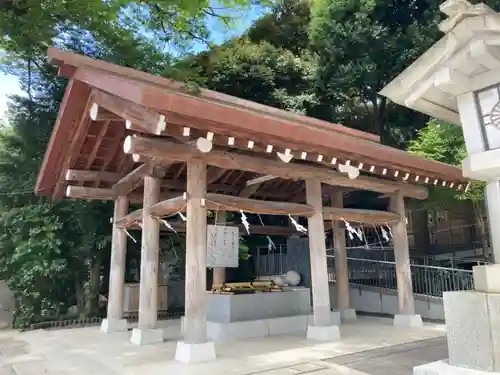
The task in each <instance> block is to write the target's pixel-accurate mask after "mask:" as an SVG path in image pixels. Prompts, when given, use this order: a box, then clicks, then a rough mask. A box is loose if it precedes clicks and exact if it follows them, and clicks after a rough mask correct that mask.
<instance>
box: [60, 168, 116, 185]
mask: <svg viewBox="0 0 500 375" xmlns="http://www.w3.org/2000/svg"><path fill="white" fill-rule="evenodd" d="M119 179H120V174H119V173H114V172H101V171H86V170H79V169H68V171H67V172H66V181H81V182H85V181H95V180H100V181H106V182H117V181H118V180H119Z"/></svg>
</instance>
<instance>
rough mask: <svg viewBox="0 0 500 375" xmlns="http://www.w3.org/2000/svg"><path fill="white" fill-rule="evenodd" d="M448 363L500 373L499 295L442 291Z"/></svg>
mask: <svg viewBox="0 0 500 375" xmlns="http://www.w3.org/2000/svg"><path fill="white" fill-rule="evenodd" d="M443 302H444V313H445V317H446V336H447V342H448V354H449V356H448V358H449V363H450V364H451V365H453V366H459V367H464V368H474V369H478V370H482V371H496V372H500V320H499V317H500V294H497V293H481V292H475V291H459V292H444V293H443Z"/></svg>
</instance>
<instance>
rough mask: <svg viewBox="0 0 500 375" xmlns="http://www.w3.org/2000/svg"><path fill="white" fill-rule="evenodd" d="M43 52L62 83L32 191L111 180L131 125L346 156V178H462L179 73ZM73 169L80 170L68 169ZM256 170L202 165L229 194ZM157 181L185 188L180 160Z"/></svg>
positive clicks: (126, 161)
mask: <svg viewBox="0 0 500 375" xmlns="http://www.w3.org/2000/svg"><path fill="white" fill-rule="evenodd" d="M48 56H49V60H50V61H51V62H52V63H54V64H56V65H58V67H59V75H60V76H63V77H66V78H68V79H69V83H68V86H67V88H66V93H65V96H64V99H63V102H62V103H61V107H60V111H59V115H58V119H57V122H56V124H55V127H54V130H53V133H52V137H51V139H50V142H49V145H48V147H47V151H46V154H45V158H44V161H43V164H42V167H41V170H40V173H39V176H38V180H37V183H36V187H35V191H36V193H37V194H40V195H48V196H53V197H54V198H55V199H61V198H62V197H63V196H64V191H65V189H66V186H67V185H68V180H69V181H73V182H72V183H71V184H72V185H80V186H87V187H94V188H112V187H113V185H114V184H115V183H116V182H117V181H118V180H119V179H120V178H121V177H123V176H124V175H126V174H128V173H130V172H131V171H132V170H133V169H134V168H135V167H137V165H138V163H137V162H134V160H133V158H132V156H131V155H127V154H126V153H124V151H123V143H124V140H125V138H126V137H127V136H128V135H130V134H139V135H143V136H144V135H147V136H153V137H156V138H161V139H167V140H172V141H174V142H177V143H179V142H180V143H189V141H191V140H194V139H197V138H198V137H213V143H214V146H216V147H217V149H218V150H222V151H229V152H239V153H245V154H247V155H256V156H259V157H262V158H266V160H267V159H269V160H271V159H273V160H278V159H277V157H276V152H281V153H285V154H288V153H289V154H292V155H294V159H293V160H292V161H291V162H290V163H289V164H290V165H296V166H297V168H300V167H301V166H303V165H314V166H317V167H322V170H324V171H332V173H334V172H333V171H336V167H337V166H338V165H339V163H348V164H350V165H352V166H356V167H358V168H359V169H360V171H361V172H362V173H361V174H362V175H367V176H368V177H365V176H360V177H359V178H358V179H356V180H352V183H353V187H354V188H364V186H363V181H365V180H366V181H368V179H370V178H371V179H373V177H378V178H380V180H382V181H383V180H390V181H399V183H401V184H409V183H413V184H422V185H431V184H440V185H441V184H444V185H445V186H447V187H451V188H460V189H463V188H465V185H466V184H467V181H466V180H465V179H464V178H463V177H462V173H461V170H460V169H459V168H457V167H454V166H450V165H447V164H443V163H438V162H434V161H429V160H424V159H422V158H420V157H417V156H414V155H410V154H408V153H406V152H404V151H401V150H397V149H394V148H391V147H387V146H384V145H381V144H380V143H379V138H378V137H377V136H375V135H372V134H369V133H365V132H361V131H358V130H354V129H351V128H347V127H345V126H342V125H338V124H331V123H328V122H326V121H321V120H317V119H312V118H309V117H306V116H302V115H298V114H294V113H290V112H287V111H284V110H279V109H276V108H271V107H268V106H265V105H261V104H257V103H253V102H250V101H247V100H243V99H239V98H235V97H232V96H228V95H225V94H221V93H217V92H214V91H210V90H201V91H200V92H199V93H196V94H190V93H189V92H188V91H187V90H186V89H185V87H184V85H183V84H182V83H179V82H175V81H172V80H169V79H166V78H162V77H158V76H154V75H151V74H148V73H144V72H140V71H137V70H133V69H130V68H125V67H121V66H118V65H113V64H109V63H106V62H104V61H99V60H94V59H90V58H88V57H85V56H82V55H78V54H74V53H69V52H64V51H61V50H58V49H49V51H48ZM94 102H97V103H99V114H98V115H97V116H96V117H95V120H92V119H91V116H90V111H91V108H92V106H93V104H94ZM158 115H160V116H161V118H162V121H163V120H164V123H165V124H164V125H165V126H164V128H163V127H162V128H161V129H160V130H161V132H160V131H158V132H156V131H155V129H152V128H151V127H149V128H148V127H147V126H146V125H147V124H150V123H151V119H153V118H154V117H155V116H158ZM126 120H128V126H127V127H128V128H126V126H125V124H126ZM156 130H158V129H156ZM139 162H140V160H139ZM233 164H234V163H233ZM232 167H234V166H232ZM73 171H80V172H81V171H88V173H87V174H86V175H85V177H82V176H83V175H82V173H79V174H76V173H75V174H74V175H73V177H72V176H71V173H72V172H73ZM335 173H337V174H338V172H335ZM262 174H265V172H263V173H262ZM259 175H260V174H259V173H256V172H255V171H253V172H245V171H240V170H237V169H235V168H229V169H221V168H218V167H210V169H209V177H208V179H209V187H208V190H209V191H210V192H214V193H224V194H231V195H233V194H234V195H238V194H241V192H242V191H243V190H244V189H245V188H248V186H247V181H249V180H251V179H253V178H256V177H258V176H259ZM162 186H163V189H164V190H165V191H166V192H168V191H184V189H185V164H184V163H182V162H173V163H171V164H170V165H169V166H168V167H167V168H166V175H165V177H164V180H163V185H162ZM341 186H348V184H347V183H343V185H341ZM253 190H255V191H253V192H252V193H251V194H250V195H252V196H253V197H257V198H262V199H273V200H283V199H286V200H290V199H292V198H293V197H298V196H300V195H302V194H303V190H304V184H303V182H302V181H295V180H293V179H272V180H269V181H267V182H264V183H262V184H260V185H259V187H258V189H253ZM367 190H371V189H367ZM375 191H376V190H375ZM381 191H382V190H381Z"/></svg>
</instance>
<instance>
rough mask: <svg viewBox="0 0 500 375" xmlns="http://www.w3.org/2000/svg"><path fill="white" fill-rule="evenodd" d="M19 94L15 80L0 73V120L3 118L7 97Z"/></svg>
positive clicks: (19, 90) (19, 89)
mask: <svg viewBox="0 0 500 375" xmlns="http://www.w3.org/2000/svg"><path fill="white" fill-rule="evenodd" d="M15 94H21V88H20V87H19V83H18V81H17V78H16V77H14V76H11V75H6V74H4V73H2V72H0V118H5V117H6V115H5V112H6V111H7V95H15Z"/></svg>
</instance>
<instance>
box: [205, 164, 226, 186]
mask: <svg viewBox="0 0 500 375" xmlns="http://www.w3.org/2000/svg"><path fill="white" fill-rule="evenodd" d="M226 172H227V169H222V168H217V167H214V166H209V167H208V169H207V183H208V184H211V183H213V182H215V181H217V180H218V179H219V178H221V177H222V176H224V175H225V174H226Z"/></svg>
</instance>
